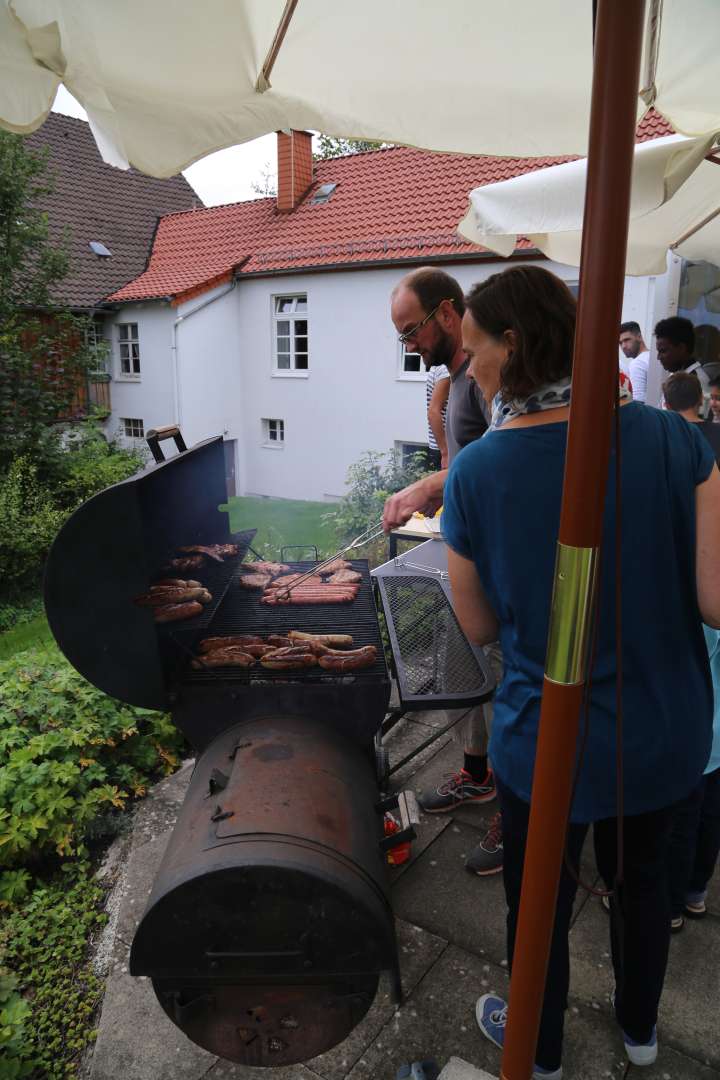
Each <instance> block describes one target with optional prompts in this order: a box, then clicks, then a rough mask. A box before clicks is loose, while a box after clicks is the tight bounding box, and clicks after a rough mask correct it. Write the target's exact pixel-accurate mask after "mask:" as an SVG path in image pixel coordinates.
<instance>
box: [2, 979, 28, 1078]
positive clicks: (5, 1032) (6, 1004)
mask: <svg viewBox="0 0 720 1080" xmlns="http://www.w3.org/2000/svg"><path fill="white" fill-rule="evenodd" d="M17 986H18V980H17V979H16V978H15V976H14V975H11V974H10V973H9V972H4V971H3V970H2V969H1V968H0V1080H15V1078H16V1077H20V1076H27V1075H28V1074H29V1073H30V1070H31V1068H32V1065H31V1064H30V1062H29V1061H28V1060H27V1058H26V1054H25V1047H26V1044H25V1022H26V1020H27V1019H28V1017H29V1016H30V1006H29V1005H28V1003H27V1002H26V1001H25V1000H24V998H22V997H21V996H20V994H19V993H18V991H17Z"/></svg>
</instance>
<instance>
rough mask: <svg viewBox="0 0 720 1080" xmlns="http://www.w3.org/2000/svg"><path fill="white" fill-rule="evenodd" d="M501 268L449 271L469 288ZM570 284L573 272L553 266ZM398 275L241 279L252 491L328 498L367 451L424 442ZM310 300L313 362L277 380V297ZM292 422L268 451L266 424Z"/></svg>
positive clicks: (420, 392) (421, 400) (420, 395)
mask: <svg viewBox="0 0 720 1080" xmlns="http://www.w3.org/2000/svg"><path fill="white" fill-rule="evenodd" d="M501 265H505V264H498V263H497V262H488V263H481V264H477V265H470V266H456V267H448V269H449V271H450V272H451V273H452V274H453V275H454V276H456V277H457V279H458V280H459V281H460V284H461V285H462V286H463V288H467V287H469V286H470V285H471V284H472V283H473V282H475V281H478V280H480V279H481V278H484V277H487V276H488V275H489V274H491V273H493V272H495V271H496V270H497V269H499V268H500V266H501ZM542 265H545V266H549V267H550V268H554V269H555V270H556V272H557V273H559V274H560V275H561V276H563V277H565V278H566V279H567V280H570V281H574V280H575V279H576V271H575V270H571V269H570V268H568V267H560V266H555V267H553V265H552V264H548V263H547V261H545V260H543V262H542ZM403 274H404V271H403V270H401V269H397V268H394V269H387V270H386V269H378V270H362V271H337V272H332V273H315V274H302V275H300V274H298V275H282V276H278V277H273V278H258V279H254V280H253V279H244V280H241V282H240V284H239V286H238V290H237V298H238V305H239V310H240V323H241V340H242V346H241V348H242V358H241V364H242V372H243V375H242V379H243V387H244V390H245V392H244V394H243V427H244V445H245V454H244V458H245V466H246V470H247V471H246V475H245V478H244V488H243V490H244V491H245V493H246V494H262V495H272V496H277V497H281V498H295V499H314V500H329V499H335V498H338V497H340V496H341V495H342V494H343V493H344V490H345V479H346V475H347V471H348V468H349V466H350V465H351V464H352V463H353V462H355V461H357V460H358V459H359V458H360V457H361V456H362V454H363V453H364V452H365V451H366V450H380V451H382V450H388V449H390V448H392V447H393V446H394V445H395V444H396V443H397V442H410V443H423V444H424V443H426V442H427V422H426V417H425V384H424V378H422V377H421V378H419V379H417V378H415V379H408V378H401V377H400V374H399V357H398V343H397V336H396V333H395V329H394V327H393V325H392V323H391V322H390V314H389V307H390V293H391V292H392V289H393V287H394V285H395V284H396V283H397V282H398V281H399V280H400V278H401V277H402V276H403ZM297 293H303V294H306V295H307V298H308V312H307V317H308V333H309V364H308V374H307V376H306V377H303V376H296V375H295V376H288V375H277V374H274V373H273V352H272V300H273V297H274V296H277V295H291V294H297ZM263 418H266V419H281V420H283V421H284V425H285V441H284V445H283V448H282V449H277V448H275V447H267V446H264V445H263V441H264V440H263V431H262V423H261V421H262V419H263Z"/></svg>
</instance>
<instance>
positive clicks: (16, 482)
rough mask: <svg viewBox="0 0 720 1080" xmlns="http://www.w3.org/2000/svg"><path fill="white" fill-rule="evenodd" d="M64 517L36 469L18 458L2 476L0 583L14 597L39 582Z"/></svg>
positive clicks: (0, 490)
mask: <svg viewBox="0 0 720 1080" xmlns="http://www.w3.org/2000/svg"><path fill="white" fill-rule="evenodd" d="M64 517H65V514H64V513H63V512H62V511H60V510H58V509H57V508H56V506H55V505H54V503H53V500H52V497H51V495H50V492H49V491H48V490H47V488H45V487H43V485H42V484H41V483H40V481H39V480H38V471H37V466H36V465H35V464H33V463H32V462H30V461H29V460H28V459H27V458H23V457H20V458H17V459H16V460H15V461H14V462H13V463H12V464H11V466H10V468H9V469H8V471H7V472H6V473H5V474H3V475H0V581H2V589H3V593H4V594H6V595H12V594H13V593H16V592H18V591H20V590H21V589H23V588H26V587H28V586H29V585H31V584H32V583H33V582H35V581H37V579H38V577H39V576H40V572H41V569H42V565H43V562H44V559H45V556H46V554H47V552H48V549H49V547H50V544H51V543H52V541H53V538H54V536H55V534H56V532H57V531H58V529H59V528H60V525H61V523H62V520H63V518H64Z"/></svg>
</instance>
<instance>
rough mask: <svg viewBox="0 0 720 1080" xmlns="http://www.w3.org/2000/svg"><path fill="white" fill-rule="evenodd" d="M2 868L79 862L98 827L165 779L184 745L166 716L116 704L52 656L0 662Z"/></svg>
mask: <svg viewBox="0 0 720 1080" xmlns="http://www.w3.org/2000/svg"><path fill="white" fill-rule="evenodd" d="M0 685H2V687H3V693H2V699H1V700H0V762H2V765H1V766H0V861H1V862H2V863H3V864H4V865H5V866H6V867H12V866H22V865H31V864H32V863H33V862H35V861H37V860H38V859H39V858H40V857H41V856H43V855H47V854H51V853H56V854H57V855H59V856H61V857H67V856H70V855H73V854H77V853H80V854H82V853H83V852H84V851H85V844H86V840H87V839H88V836H89V835H90V834H91V833H92V834H93V835H95V834H96V833H97V822H98V820H99V819H102V818H103V817H104V816H105V815H107V813H108V811H111V812H115V811H118V810H122V809H124V808H125V806H126V804H127V802H128V800H130V799H131V798H132V797H133V796H138V795H143V794H144V793H145V790H146V786H147V783H148V781H149V780H150V779H151V778H153V777H155V776H159V775H162V774H166V773H169V772H172V771H173V769H174V768H175V767H176V765H177V764H178V755H179V753H180V751H181V749H182V747H183V745H184V744H183V740H182V736H181V735H180V734H179V733H178V732H177V731H176V729H175V728H174V727H173V725H172V723H171V722H170V719H169V717H167V716H166V715H165V714H163V713H156V712H150V711H149V710H145V709H136V708H132V707H131V706H129V705H123V704H122V703H121V702H119V701H116V700H115V699H114V698H111V697H108V696H107V695H106V694H103V693H102V692H101V691H100V690H96V689H95V688H94V687H93V686H91V685H90V683H88V682H86V681H85V679H83V678H82V676H81V675H79V674H78V673H77V672H76V671H75V670H74V669H73V668H71V667H70V665H69V664H68V663H67V662H66V661H65V660H64V659H63V657H62V656H61V655H60V653H59V652H58V650H57V649H55V648H52V647H50V648H46V649H36V650H29V651H27V652H24V653H19V654H17V655H16V656H14V657H12V658H11V659H10V660H7V661H4V662H1V663H0Z"/></svg>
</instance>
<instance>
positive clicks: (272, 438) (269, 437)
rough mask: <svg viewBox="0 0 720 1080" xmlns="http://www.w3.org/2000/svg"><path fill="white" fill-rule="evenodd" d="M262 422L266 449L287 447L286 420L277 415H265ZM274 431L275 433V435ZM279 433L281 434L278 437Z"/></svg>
mask: <svg viewBox="0 0 720 1080" xmlns="http://www.w3.org/2000/svg"><path fill="white" fill-rule="evenodd" d="M260 423H261V424H262V437H263V442H262V444H263V446H264V447H265V449H266V450H284V449H285V421H284V420H283V419H281V418H280V417H277V416H264V417H263V418H262V420H261V421H260ZM273 432H274V435H273ZM278 435H279V436H280V437H279V438H278Z"/></svg>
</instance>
